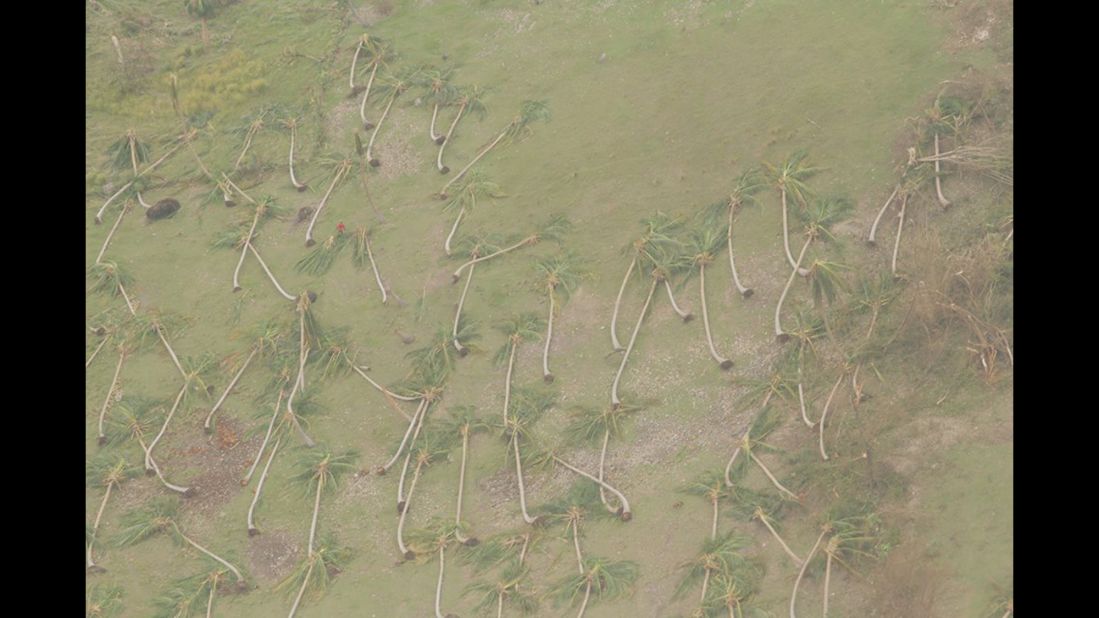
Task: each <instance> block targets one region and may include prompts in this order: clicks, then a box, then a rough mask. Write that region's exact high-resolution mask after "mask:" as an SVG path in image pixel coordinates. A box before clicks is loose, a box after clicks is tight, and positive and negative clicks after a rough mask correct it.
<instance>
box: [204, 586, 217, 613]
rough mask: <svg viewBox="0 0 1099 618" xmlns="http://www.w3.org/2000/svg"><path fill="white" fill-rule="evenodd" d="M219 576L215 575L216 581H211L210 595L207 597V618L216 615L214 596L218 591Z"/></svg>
mask: <svg viewBox="0 0 1099 618" xmlns="http://www.w3.org/2000/svg"><path fill="white" fill-rule="evenodd" d="M217 580H218V578H217V577H215V578H214V581H213V582H211V583H210V596H209V597H207V599H206V618H213V615H214V596H215V595H217V592H218V581H217Z"/></svg>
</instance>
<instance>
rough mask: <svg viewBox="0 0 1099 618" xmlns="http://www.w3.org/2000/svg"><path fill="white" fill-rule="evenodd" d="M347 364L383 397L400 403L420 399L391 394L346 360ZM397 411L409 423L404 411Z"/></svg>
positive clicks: (409, 418) (398, 409)
mask: <svg viewBox="0 0 1099 618" xmlns="http://www.w3.org/2000/svg"><path fill="white" fill-rule="evenodd" d="M348 363H350V364H351V368H352V369H354V370H355V372H356V373H358V374H359V375H360V376H362V378H363V379H364V380H366V381H367V382H369V383H370V384H371V385H373V386H374V388H376V389H378V390H379V391H381V392H382V394H383V395H385V396H386V397H392V398H394V399H400V400H401V401H417V400H419V399H420V397H418V396H417V397H407V396H405V395H398V394H396V393H394V392H391V391H389V390H388V389H386V387H384V386H382V385H381V384H378V383H377V382H375V381H374V380H373V379H371V377H370V376H368V375H366V373H365V372H364V371H363V370H362V369H361V368H360V367H359V366H358V365H356V364H355V363H352V362H351V361H350V359H349V360H348ZM397 411H398V412H400V413H401V415H402V416H404V417H405V419H406V420H409V421H410V420H412V418H411V417H409V416H408V415H407V414H405V413H404V411H403V410H401V409H400V408H397Z"/></svg>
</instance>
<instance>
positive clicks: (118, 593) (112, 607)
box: [84, 585, 123, 618]
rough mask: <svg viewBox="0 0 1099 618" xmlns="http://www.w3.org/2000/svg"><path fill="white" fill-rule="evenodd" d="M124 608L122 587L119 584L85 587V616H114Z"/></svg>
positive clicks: (94, 617)
mask: <svg viewBox="0 0 1099 618" xmlns="http://www.w3.org/2000/svg"><path fill="white" fill-rule="evenodd" d="M122 609H123V608H122V589H121V588H119V587H118V586H103V585H96V586H88V587H87V588H86V589H85V591H84V616H85V618H114V616H117V615H119V614H120V613H121V612H122Z"/></svg>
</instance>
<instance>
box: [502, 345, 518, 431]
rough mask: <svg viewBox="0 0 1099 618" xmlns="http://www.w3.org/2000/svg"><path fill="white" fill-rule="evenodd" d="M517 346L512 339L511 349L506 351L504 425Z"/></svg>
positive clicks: (506, 417) (509, 399)
mask: <svg viewBox="0 0 1099 618" xmlns="http://www.w3.org/2000/svg"><path fill="white" fill-rule="evenodd" d="M518 348H519V346H518V345H517V344H516V343H515V342H514V341H512V342H511V351H510V352H508V373H507V376H505V377H504V426H505V427H506V426H507V423H508V407H509V404H510V403H511V375H512V371H513V370H514V369H515V350H516V349H518Z"/></svg>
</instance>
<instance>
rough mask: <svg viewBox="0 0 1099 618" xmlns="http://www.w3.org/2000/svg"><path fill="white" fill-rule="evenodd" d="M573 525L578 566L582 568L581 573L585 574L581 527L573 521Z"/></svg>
mask: <svg viewBox="0 0 1099 618" xmlns="http://www.w3.org/2000/svg"><path fill="white" fill-rule="evenodd" d="M570 525H571V526H572V545H573V547H574V548H575V549H576V568H577V569H579V570H580V574H581V575H583V574H584V556H583V555H582V554H581V553H580V527H579V525H578V524H577V523H576V522H575V521H573V522H572V523H571V524H570Z"/></svg>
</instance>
